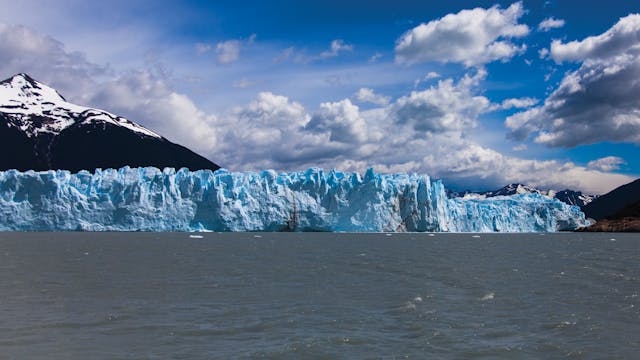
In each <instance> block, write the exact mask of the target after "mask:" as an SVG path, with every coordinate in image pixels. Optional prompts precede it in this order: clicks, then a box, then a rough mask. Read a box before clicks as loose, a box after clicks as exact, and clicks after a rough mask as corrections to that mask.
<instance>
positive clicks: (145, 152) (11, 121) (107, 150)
mask: <svg viewBox="0 0 640 360" xmlns="http://www.w3.org/2000/svg"><path fill="white" fill-rule="evenodd" d="M0 150H1V151H2V153H3V154H8V156H3V157H2V158H0V170H6V169H18V170H29V169H32V170H47V169H67V170H71V171H74V172H75V171H79V170H82V169H85V170H91V171H92V170H94V169H95V168H120V167H122V166H125V165H129V166H131V167H138V166H155V167H158V168H163V167H174V168H180V167H187V168H190V169H192V170H197V169H212V170H215V169H218V168H219V166H218V165H216V164H214V163H213V162H211V161H209V160H207V159H206V158H204V157H202V156H200V155H198V154H196V153H194V152H192V151H190V150H189V149H187V148H185V147H183V146H180V145H177V144H174V143H172V142H170V141H168V140H167V139H165V138H164V137H162V136H160V135H159V134H157V133H155V132H153V131H151V130H149V129H147V128H145V127H143V126H141V125H138V124H136V123H134V122H132V121H130V120H127V119H125V118H123V117H121V116H117V115H114V114H111V113H109V112H107V111H103V110H99V109H93V108H88V107H84V106H79V105H75V104H72V103H70V102H68V101H66V100H65V98H64V97H62V95H60V94H59V93H58V92H57V91H56V90H55V89H53V88H51V87H49V86H47V85H44V84H42V83H40V82H38V81H36V80H34V79H33V78H31V77H30V76H29V75H27V74H18V75H15V76H13V77H11V78H9V79H6V80H4V81H0Z"/></svg>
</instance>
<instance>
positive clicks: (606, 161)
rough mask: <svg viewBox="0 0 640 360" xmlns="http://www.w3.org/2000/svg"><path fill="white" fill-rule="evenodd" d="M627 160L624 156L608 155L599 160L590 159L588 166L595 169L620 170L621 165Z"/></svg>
mask: <svg viewBox="0 0 640 360" xmlns="http://www.w3.org/2000/svg"><path fill="white" fill-rule="evenodd" d="M624 164H626V162H625V161H624V159H623V158H620V157H617V156H607V157H603V158H600V159H597V160H593V161H589V163H588V164H587V167H588V168H589V169H593V170H599V171H614V170H619V169H620V165H624Z"/></svg>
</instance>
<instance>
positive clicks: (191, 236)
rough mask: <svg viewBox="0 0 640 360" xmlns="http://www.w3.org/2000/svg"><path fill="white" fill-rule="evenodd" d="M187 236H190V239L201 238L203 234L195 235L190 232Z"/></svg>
mask: <svg viewBox="0 0 640 360" xmlns="http://www.w3.org/2000/svg"><path fill="white" fill-rule="evenodd" d="M189 237H190V238H191V239H202V238H203V237H204V236H202V235H195V234H191V235H189Z"/></svg>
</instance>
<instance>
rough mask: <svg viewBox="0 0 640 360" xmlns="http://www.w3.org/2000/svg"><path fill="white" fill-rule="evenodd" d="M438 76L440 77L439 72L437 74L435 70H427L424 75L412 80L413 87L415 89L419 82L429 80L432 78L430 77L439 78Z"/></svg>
mask: <svg viewBox="0 0 640 360" xmlns="http://www.w3.org/2000/svg"><path fill="white" fill-rule="evenodd" d="M439 77H440V74H438V73H437V72H435V71H429V72H428V73H427V75H425V76H423V77H421V78H418V79H416V80H415V81H414V82H413V88H414V89H415V88H417V87H418V86H419V85H420V84H421V83H423V82H426V81H429V80H432V79H437V78H439Z"/></svg>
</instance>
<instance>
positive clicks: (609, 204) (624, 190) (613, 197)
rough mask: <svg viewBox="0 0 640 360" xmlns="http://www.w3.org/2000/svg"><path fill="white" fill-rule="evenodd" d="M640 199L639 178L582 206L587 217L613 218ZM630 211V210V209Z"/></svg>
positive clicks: (598, 218) (597, 218)
mask: <svg viewBox="0 0 640 360" xmlns="http://www.w3.org/2000/svg"><path fill="white" fill-rule="evenodd" d="M639 201H640V179H638V180H635V181H633V182H630V183H628V184H626V185H622V186H620V187H618V188H616V189H614V190H612V191H611V192H609V193H607V194H605V195H602V196H600V197H598V198H597V199H595V200H593V201H592V202H591V203H590V204H588V205H586V206H585V207H583V208H582V211H583V212H584V213H585V215H586V216H587V217H589V218H593V219H596V220H602V219H605V218H610V217H611V218H613V217H616V215H617V214H618V213H620V212H622V211H627V210H624V209H625V208H627V207H633V204H635V203H637V202H639ZM630 211H632V210H630Z"/></svg>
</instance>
